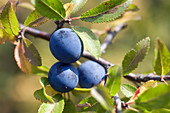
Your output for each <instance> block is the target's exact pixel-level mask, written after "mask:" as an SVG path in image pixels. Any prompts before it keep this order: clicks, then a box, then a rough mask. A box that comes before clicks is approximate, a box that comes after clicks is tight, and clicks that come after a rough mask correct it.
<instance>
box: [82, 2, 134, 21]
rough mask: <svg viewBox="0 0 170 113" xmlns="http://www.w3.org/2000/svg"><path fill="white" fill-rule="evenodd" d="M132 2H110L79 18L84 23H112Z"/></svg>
mask: <svg viewBox="0 0 170 113" xmlns="http://www.w3.org/2000/svg"><path fill="white" fill-rule="evenodd" d="M131 2H132V0H110V1H106V2H103V3H101V4H100V5H98V6H97V7H95V8H93V9H91V10H89V11H87V12H85V13H84V14H83V15H82V16H81V17H80V18H81V20H83V21H86V22H93V23H102V22H109V21H113V20H114V19H116V18H117V17H119V16H120V15H121V14H122V13H123V12H124V11H125V10H126V9H127V8H128V7H129V5H130V4H131Z"/></svg>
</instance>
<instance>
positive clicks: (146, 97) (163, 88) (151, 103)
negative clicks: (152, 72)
mask: <svg viewBox="0 0 170 113" xmlns="http://www.w3.org/2000/svg"><path fill="white" fill-rule="evenodd" d="M169 95H170V86H168V85H165V84H160V85H159V86H157V87H155V88H150V89H148V90H147V91H146V92H144V93H143V94H142V95H140V96H139V97H138V99H137V100H136V101H135V103H136V105H138V106H140V107H143V108H145V109H147V110H149V111H151V110H155V109H160V108H163V107H165V106H166V105H168V104H169V103H170V101H169V100H170V96H169Z"/></svg>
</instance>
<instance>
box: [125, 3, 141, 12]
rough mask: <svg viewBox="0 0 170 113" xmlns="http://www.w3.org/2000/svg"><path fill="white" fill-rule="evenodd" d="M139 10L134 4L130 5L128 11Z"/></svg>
mask: <svg viewBox="0 0 170 113" xmlns="http://www.w3.org/2000/svg"><path fill="white" fill-rule="evenodd" d="M138 10H139V8H138V7H137V6H136V5H134V4H130V5H129V7H128V8H127V11H138Z"/></svg>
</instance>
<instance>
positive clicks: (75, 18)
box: [70, 17, 80, 20]
mask: <svg viewBox="0 0 170 113" xmlns="http://www.w3.org/2000/svg"><path fill="white" fill-rule="evenodd" d="M77 19H80V17H74V18H70V20H77Z"/></svg>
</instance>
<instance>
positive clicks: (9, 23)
mask: <svg viewBox="0 0 170 113" xmlns="http://www.w3.org/2000/svg"><path fill="white" fill-rule="evenodd" d="M1 23H2V26H3V28H4V30H5V31H6V32H7V33H9V34H11V35H18V33H19V23H18V20H17V17H16V15H15V12H14V10H13V7H12V5H11V2H7V4H6V5H5V7H4V8H3V11H2V13H1Z"/></svg>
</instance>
